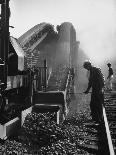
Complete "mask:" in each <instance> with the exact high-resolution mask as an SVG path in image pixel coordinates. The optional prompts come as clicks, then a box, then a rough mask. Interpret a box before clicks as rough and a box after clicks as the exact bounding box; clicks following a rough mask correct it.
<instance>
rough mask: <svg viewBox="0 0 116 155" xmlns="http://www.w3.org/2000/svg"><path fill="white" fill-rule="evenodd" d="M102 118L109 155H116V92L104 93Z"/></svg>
mask: <svg viewBox="0 0 116 155" xmlns="http://www.w3.org/2000/svg"><path fill="white" fill-rule="evenodd" d="M104 116H105V119H106V120H105V122H106V130H107V136H108V140H109V149H110V155H115V154H116V90H114V91H111V92H106V93H105V109H104Z"/></svg>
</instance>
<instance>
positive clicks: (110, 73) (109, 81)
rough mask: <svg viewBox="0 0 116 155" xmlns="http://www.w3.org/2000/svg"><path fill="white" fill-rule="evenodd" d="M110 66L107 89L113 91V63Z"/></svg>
mask: <svg viewBox="0 0 116 155" xmlns="http://www.w3.org/2000/svg"><path fill="white" fill-rule="evenodd" d="M107 66H108V68H109V69H108V77H107V89H108V90H112V81H113V69H112V65H111V63H108V64H107Z"/></svg>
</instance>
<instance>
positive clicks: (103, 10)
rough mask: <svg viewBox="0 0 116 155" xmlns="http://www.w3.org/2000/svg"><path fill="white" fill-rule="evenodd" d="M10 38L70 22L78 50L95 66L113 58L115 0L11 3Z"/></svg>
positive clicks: (115, 47) (115, 51) (18, 0)
mask: <svg viewBox="0 0 116 155" xmlns="http://www.w3.org/2000/svg"><path fill="white" fill-rule="evenodd" d="M10 9H11V18H10V25H12V26H14V27H15V28H14V29H10V32H11V35H12V36H14V37H16V38H18V37H20V36H21V35H22V34H23V33H25V32H26V31H28V30H29V29H30V28H32V27H33V26H35V25H36V24H39V23H41V22H47V23H51V24H53V25H54V26H55V27H56V25H60V24H61V23H62V22H71V23H72V24H73V25H74V27H75V29H76V33H77V40H79V41H80V43H81V44H80V46H81V48H82V49H83V50H84V51H85V53H86V54H87V55H89V57H90V59H91V60H92V61H95V62H96V63H99V62H101V61H102V62H103V61H109V60H110V58H112V57H116V3H115V0H10Z"/></svg>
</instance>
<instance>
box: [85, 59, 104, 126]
mask: <svg viewBox="0 0 116 155" xmlns="http://www.w3.org/2000/svg"><path fill="white" fill-rule="evenodd" d="M83 67H84V68H85V69H87V70H88V71H89V72H90V74H89V82H88V87H87V89H86V91H85V92H84V93H85V94H88V93H89V90H90V89H91V88H92V93H91V101H90V109H91V116H92V119H93V121H94V122H95V123H100V122H101V121H102V119H103V111H102V105H104V76H103V74H102V72H101V70H100V68H97V67H94V66H92V65H91V62H89V61H85V62H84V64H83Z"/></svg>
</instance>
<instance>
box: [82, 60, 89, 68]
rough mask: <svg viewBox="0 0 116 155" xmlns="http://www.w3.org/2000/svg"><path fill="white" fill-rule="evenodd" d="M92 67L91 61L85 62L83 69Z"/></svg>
mask: <svg viewBox="0 0 116 155" xmlns="http://www.w3.org/2000/svg"><path fill="white" fill-rule="evenodd" d="M90 66H91V62H90V61H89V60H85V61H84V63H83V67H84V68H88V67H90Z"/></svg>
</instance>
